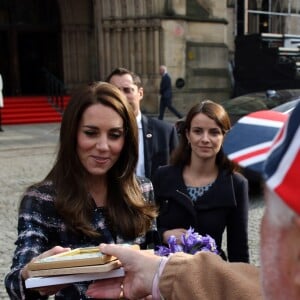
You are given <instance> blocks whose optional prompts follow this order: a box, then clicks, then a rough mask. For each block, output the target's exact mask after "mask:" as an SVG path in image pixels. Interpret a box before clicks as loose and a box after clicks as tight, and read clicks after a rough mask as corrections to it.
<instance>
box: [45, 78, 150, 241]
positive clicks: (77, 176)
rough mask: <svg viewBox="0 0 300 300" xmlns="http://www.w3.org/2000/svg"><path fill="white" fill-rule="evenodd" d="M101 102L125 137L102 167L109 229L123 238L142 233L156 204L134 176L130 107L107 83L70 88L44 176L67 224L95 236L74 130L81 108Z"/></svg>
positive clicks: (135, 131) (134, 129)
mask: <svg viewBox="0 0 300 300" xmlns="http://www.w3.org/2000/svg"><path fill="white" fill-rule="evenodd" d="M97 103H101V104H103V105H105V106H108V107H110V108H112V109H113V110H114V111H116V112H117V113H118V114H119V115H120V116H121V118H122V119H123V122H124V128H125V132H126V134H125V143H124V147H123V149H122V151H121V154H120V157H119V159H118V161H117V162H116V163H115V164H114V166H113V167H112V168H111V169H110V170H109V171H108V173H107V182H108V187H107V191H108V199H109V201H108V202H107V206H106V208H107V214H108V220H109V223H110V226H111V229H112V230H114V231H116V232H118V233H120V234H121V235H122V236H123V237H125V238H131V239H133V238H135V237H137V236H139V235H141V234H144V233H145V232H146V231H147V230H148V229H149V228H150V224H151V222H152V220H153V219H154V218H155V217H156V210H155V208H154V206H153V205H152V204H151V203H148V202H147V201H145V199H144V198H143V194H142V192H141V188H140V185H139V184H138V182H137V179H136V176H135V168H136V164H137V159H138V128H137V124H136V118H135V116H134V113H133V111H132V108H131V107H130V106H129V104H128V103H127V101H126V99H125V97H124V96H123V94H122V93H121V92H120V91H119V90H118V89H117V88H116V87H115V86H113V85H111V84H109V83H104V82H95V83H91V84H89V85H85V86H82V87H80V88H78V89H77V90H75V91H74V93H73V94H72V96H71V99H70V102H69V103H68V105H67V107H66V110H65V112H64V114H63V119H62V123H61V128H60V138H59V149H58V154H57V158H56V161H55V164H54V166H53V168H52V170H51V171H50V172H49V174H48V175H47V176H46V178H45V180H51V181H52V182H53V184H54V186H55V190H56V193H57V196H56V199H55V206H56V209H57V211H58V213H59V214H60V215H61V216H62V217H63V218H64V220H65V221H66V223H67V224H68V225H69V227H70V229H71V230H73V231H75V232H78V231H79V232H82V233H84V234H86V235H88V236H98V235H99V233H97V232H96V231H95V230H94V229H93V228H92V227H91V225H90V224H91V222H90V220H91V217H92V216H91V213H92V211H93V207H94V203H93V202H94V201H93V200H92V199H91V197H90V196H89V194H88V190H87V187H86V180H85V179H86V177H87V175H88V174H87V171H86V169H85V168H84V167H83V165H82V164H81V161H80V160H79V158H78V155H77V152H76V146H77V131H78V126H79V123H80V120H81V118H82V115H83V113H84V111H85V110H86V109H87V108H88V107H90V106H91V105H93V104H97Z"/></svg>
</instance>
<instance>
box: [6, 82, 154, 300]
mask: <svg viewBox="0 0 300 300" xmlns="http://www.w3.org/2000/svg"><path fill="white" fill-rule="evenodd" d="M137 158H138V129H137V125H136V120H135V116H134V113H133V111H132V109H131V107H130V106H129V104H127V101H126V99H125V97H124V96H123V94H122V93H121V92H120V91H119V90H118V89H117V88H116V87H114V86H113V85H111V84H109V83H103V82H97V83H93V84H90V85H85V86H83V87H80V88H79V89H77V90H76V91H75V92H74V93H73V95H72V97H71V100H70V102H69V104H68V106H67V108H66V110H65V112H64V115H63V120H62V123H61V128H60V140H59V149H58V154H57V158H56V161H55V163H54V166H53V168H52V169H51V171H50V172H49V174H48V175H47V176H46V178H45V179H44V180H42V181H41V182H39V183H37V184H34V185H32V186H30V187H29V188H28V189H27V191H26V192H25V194H24V196H23V198H22V201H21V204H20V209H19V223H18V238H17V241H16V245H17V247H16V250H15V253H14V257H13V264H12V267H11V271H10V272H9V273H8V275H7V276H6V279H5V282H6V288H7V291H8V293H9V295H10V296H11V297H12V298H13V299H41V295H51V294H56V296H55V298H56V299H85V290H86V286H87V283H78V284H77V283H76V284H72V285H69V286H67V287H63V288H62V287H55V286H54V287H48V288H42V289H40V290H35V291H32V290H26V289H25V288H24V280H26V279H27V278H28V269H27V264H28V263H29V262H30V261H31V260H32V259H36V258H43V257H46V256H49V255H53V254H57V253H60V252H63V251H66V250H67V249H69V248H78V247H87V246H97V245H99V244H100V243H102V242H107V243H118V244H120V243H130V244H139V245H140V246H141V248H145V247H147V245H146V244H147V242H148V241H147V240H146V236H147V233H149V232H151V230H152V229H155V226H156V223H155V217H156V214H157V213H156V209H155V207H154V205H152V204H151V202H152V201H153V188H152V183H151V182H150V181H149V180H148V179H146V178H137V177H136V175H135V168H136V163H137Z"/></svg>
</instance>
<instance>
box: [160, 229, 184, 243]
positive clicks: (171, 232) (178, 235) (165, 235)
mask: <svg viewBox="0 0 300 300" xmlns="http://www.w3.org/2000/svg"><path fill="white" fill-rule="evenodd" d="M186 232H187V230H186V229H184V228H175V229H171V230H166V231H165V232H164V233H163V242H164V243H165V244H168V239H169V237H170V236H171V235H174V236H175V237H176V239H177V242H178V244H181V236H182V235H183V234H185V233H186Z"/></svg>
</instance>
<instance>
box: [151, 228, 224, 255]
mask: <svg viewBox="0 0 300 300" xmlns="http://www.w3.org/2000/svg"><path fill="white" fill-rule="evenodd" d="M198 251H209V252H213V253H216V254H218V253H219V252H218V250H217V246H216V242H215V240H214V239H213V238H212V237H211V236H209V235H208V234H207V235H205V236H202V235H200V234H199V233H198V232H195V231H194V229H193V228H189V229H188V230H187V232H186V233H184V234H183V235H182V236H181V243H179V244H178V243H177V238H176V237H175V236H174V235H171V236H170V237H169V239H168V246H158V247H157V250H155V254H156V255H159V256H168V255H170V254H171V253H175V252H185V253H189V254H195V253H196V252H198Z"/></svg>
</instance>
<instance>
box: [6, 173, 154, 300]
mask: <svg viewBox="0 0 300 300" xmlns="http://www.w3.org/2000/svg"><path fill="white" fill-rule="evenodd" d="M138 181H139V185H140V188H141V190H142V192H143V196H144V198H145V200H146V201H151V202H152V201H154V200H153V197H154V195H153V186H152V183H151V181H150V180H149V179H147V178H143V177H138ZM55 197H56V193H55V189H54V186H53V184H52V182H51V181H46V182H43V183H42V184H39V185H37V186H33V187H30V188H29V189H28V190H27V191H26V192H25V194H24V196H23V198H22V201H21V205H20V211H19V220H18V238H17V241H16V250H15V253H14V256H13V262H12V266H11V270H10V272H9V273H8V274H7V275H6V277H5V286H6V289H7V292H8V295H9V297H10V298H11V299H15V300H17V299H28V300H37V299H47V297H43V296H41V295H40V294H39V293H38V292H37V291H34V290H30V289H25V286H24V281H23V280H22V278H21V270H22V268H23V267H24V265H26V264H27V263H28V262H29V261H31V259H32V258H33V257H35V256H37V255H39V254H40V253H42V252H44V251H46V250H49V249H50V248H52V247H54V246H57V245H59V246H62V247H70V248H73V249H74V248H80V247H88V246H98V245H99V244H100V243H102V242H104V243H117V244H121V243H130V244H139V245H141V248H145V247H146V244H145V243H147V242H149V243H153V241H151V240H148V241H146V239H147V238H148V239H149V238H152V236H153V234H152V233H153V232H156V220H154V221H153V223H152V227H151V229H150V230H149V231H148V232H147V234H146V236H145V235H142V236H138V237H136V238H135V239H134V240H128V239H124V238H123V237H122V236H121V235H120V234H118V233H113V232H112V231H111V229H110V226H109V221H108V220H107V217H106V216H107V213H106V210H105V209H104V208H102V207H96V206H95V207H94V208H91V225H92V226H93V227H94V228H95V229H96V230H97V231H98V232H99V233H101V236H99V237H94V238H93V237H88V236H86V235H84V234H83V233H79V232H77V233H74V232H72V231H70V230H68V227H67V226H66V223H65V221H64V218H63V216H61V215H59V214H58V212H57V210H56V208H55V205H54V202H55ZM87 286H88V283H87V282H83V283H75V284H71V285H69V286H68V287H66V288H64V289H62V290H60V291H59V292H58V293H56V295H55V297H54V299H56V300H60V299H82V300H84V299H87V297H86V296H85V291H86V289H87Z"/></svg>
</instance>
